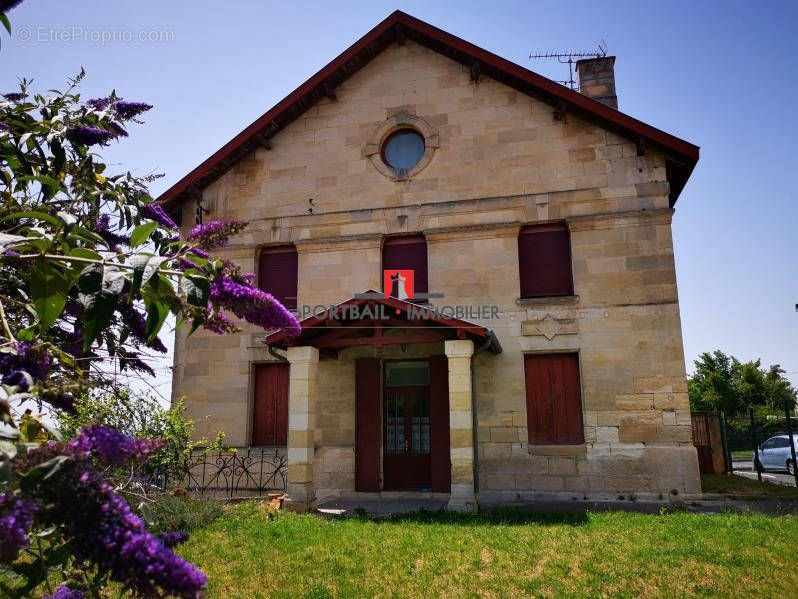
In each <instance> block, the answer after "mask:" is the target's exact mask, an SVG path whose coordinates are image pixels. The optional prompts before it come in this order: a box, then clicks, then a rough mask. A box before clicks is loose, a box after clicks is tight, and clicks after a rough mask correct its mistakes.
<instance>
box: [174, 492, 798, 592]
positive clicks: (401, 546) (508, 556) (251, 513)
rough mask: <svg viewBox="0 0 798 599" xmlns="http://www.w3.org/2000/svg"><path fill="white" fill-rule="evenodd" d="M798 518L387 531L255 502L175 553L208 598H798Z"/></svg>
mask: <svg viewBox="0 0 798 599" xmlns="http://www.w3.org/2000/svg"><path fill="white" fill-rule="evenodd" d="M796 545H798V517H795V516H782V517H768V516H763V515H756V514H745V515H735V514H720V515H712V516H708V515H699V514H690V513H672V514H668V515H650V514H637V513H623V512H608V513H590V514H563V515H559V514H550V515H540V514H527V513H523V512H521V511H515V510H506V509H505V510H498V511H491V512H487V513H485V514H478V515H460V514H449V513H438V512H435V513H432V512H427V513H424V512H422V513H418V514H412V515H406V516H403V517H397V518H392V519H389V520H384V521H373V520H369V519H366V518H348V519H324V518H321V517H318V516H311V515H297V514H291V513H284V512H281V513H279V514H277V515H275V514H273V513H270V512H268V511H267V510H266V509H265V508H263V507H261V505H260V504H258V503H256V502H249V503H244V504H241V505H239V506H236V507H235V508H234V509H231V510H230V511H229V512H227V513H226V514H225V515H223V516H222V517H221V518H220V519H218V520H217V521H215V522H214V523H213V524H212V525H210V526H209V527H207V528H203V529H200V530H197V531H196V532H195V533H194V534H193V535H192V537H191V539H190V540H189V542H188V543H187V544H185V545H182V546H180V547H179V552H180V553H181V554H182V555H183V556H185V557H186V558H187V559H190V560H192V561H194V562H195V563H197V564H198V565H199V566H200V567H201V568H203V570H204V571H205V572H206V573H207V574H208V576H209V578H210V587H209V593H208V597H211V598H213V597H225V598H226V597H274V598H283V597H284V598H287V597H303V598H316V599H320V598H328V597H330V598H332V597H527V596H535V597H537V596H542V597H603V596H612V597H639V596H646V597H652V596H656V597H697V596H702V597H707V596H716V597H732V596H733V597H758V598H761V597H782V596H791V595H792V594H793V593H794V591H795V589H796V588H798V569H796V553H795V547H796Z"/></svg>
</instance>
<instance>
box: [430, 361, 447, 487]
mask: <svg viewBox="0 0 798 599" xmlns="http://www.w3.org/2000/svg"><path fill="white" fill-rule="evenodd" d="M429 395H430V408H429V419H430V439H429V445H430V466H431V474H432V492H433V493H449V492H450V491H451V482H452V461H451V451H450V446H449V360H448V359H447V358H446V356H431V357H430V359H429Z"/></svg>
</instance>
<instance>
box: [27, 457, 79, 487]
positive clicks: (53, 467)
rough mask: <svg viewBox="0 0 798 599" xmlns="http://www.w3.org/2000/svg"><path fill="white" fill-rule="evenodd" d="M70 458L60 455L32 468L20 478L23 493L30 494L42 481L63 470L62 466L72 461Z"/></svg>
mask: <svg viewBox="0 0 798 599" xmlns="http://www.w3.org/2000/svg"><path fill="white" fill-rule="evenodd" d="M70 459H71V458H70V457H69V456H65V455H58V456H55V457H54V458H52V459H49V460H47V461H46V462H42V463H41V464H39V465H38V466H35V467H34V468H31V469H30V470H28V471H27V472H26V473H25V474H23V475H22V476H21V477H20V485H19V486H20V487H21V488H22V490H23V491H26V492H30V491H32V490H33V489H34V487H35V486H36V485H37V484H39V483H40V482H41V481H44V480H47V479H48V478H50V477H51V476H52V475H53V474H55V473H56V472H58V470H60V469H61V466H63V465H64V462H66V461H67V460H70Z"/></svg>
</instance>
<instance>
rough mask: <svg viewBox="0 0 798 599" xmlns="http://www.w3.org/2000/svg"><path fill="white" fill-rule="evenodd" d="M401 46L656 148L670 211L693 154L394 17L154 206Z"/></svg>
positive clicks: (199, 182)
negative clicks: (473, 70) (406, 42)
mask: <svg viewBox="0 0 798 599" xmlns="http://www.w3.org/2000/svg"><path fill="white" fill-rule="evenodd" d="M405 38H409V39H412V40H413V41H415V42H417V43H420V44H422V45H424V46H426V47H428V48H430V49H432V50H434V51H436V52H439V53H441V54H443V55H445V56H448V57H449V58H451V59H452V60H455V61H457V62H460V63H462V64H466V65H469V66H472V67H473V66H474V65H477V66H478V67H479V69H480V71H481V72H483V73H486V74H487V75H489V76H491V77H493V78H494V79H496V80H498V81H501V82H503V83H505V84H506V85H509V86H511V87H513V88H514V89H517V90H519V91H521V92H523V93H526V94H528V95H530V96H533V97H536V98H538V99H540V100H543V101H546V102H548V103H550V104H552V105H553V106H558V107H559V109H567V110H568V111H570V112H574V113H578V114H580V115H581V116H584V117H586V118H588V119H591V120H593V121H595V122H598V123H599V124H600V125H602V126H604V127H607V128H608V129H612V130H614V131H617V132H619V133H620V134H622V135H625V136H627V137H629V138H630V139H632V140H634V141H636V142H638V141H640V140H641V139H644V140H646V141H647V142H650V143H652V144H654V145H655V146H657V147H659V148H661V149H662V150H663V151H664V152H665V154H666V156H667V157H668V165H669V168H668V173H667V176H668V180H669V181H670V182H671V188H672V192H671V205H673V204H674V203H675V202H676V198H677V197H678V195H679V193H680V192H681V190H682V188H683V187H684V185H685V183H686V182H687V179H688V178H689V176H690V173H691V172H692V170H693V168H694V167H695V165H696V163H697V162H698V156H699V147H698V146H696V145H694V144H692V143H690V142H687V141H685V140H683V139H680V138H678V137H676V136H674V135H670V134H669V133H666V132H664V131H661V130H660V129H657V128H655V127H652V126H651V125H648V124H646V123H644V122H642V121H639V120H637V119H635V118H633V117H631V116H629V115H626V114H624V113H622V112H619V111H618V110H615V109H614V108H610V107H609V106H605V105H604V104H602V103H600V102H597V101H596V100H593V99H592V98H588V97H587V96H583V95H582V94H580V93H578V92H575V91H573V90H571V89H569V88H567V87H565V86H563V85H560V84H559V83H555V82H554V81H552V80H550V79H547V78H546V77H543V76H542V75H538V74H537V73H535V72H533V71H530V70H529V69H525V68H524V67H522V66H520V65H517V64H515V63H513V62H510V61H509V60H506V59H504V58H502V57H500V56H497V55H495V54H493V53H491V52H488V51H487V50H484V49H482V48H480V47H478V46H475V45H474V44H471V43H469V42H467V41H465V40H462V39H460V38H459V37H456V36H454V35H452V34H450V33H447V32H445V31H443V30H441V29H438V28H437V27H433V26H432V25H430V24H428V23H425V22H424V21H421V20H419V19H416V18H415V17H411V16H410V15H408V14H406V13H403V12H401V11H398V10H397V11H395V12H394V13H392V14H391V15H389V16H388V18H386V19H385V20H384V21H382V22H381V23H380V24H379V25H377V26H376V27H374V29H372V30H371V31H369V32H368V33H367V34H366V35H364V36H363V37H362V38H360V39H359V40H358V41H356V42H355V43H354V44H352V45H351V46H350V47H349V48H347V49H346V50H345V51H344V52H342V53H341V54H340V55H339V56H338V57H336V58H335V59H334V60H333V61H332V62H330V63H329V64H328V65H327V66H325V67H324V68H322V69H321V70H320V71H319V72H318V73H316V74H315V75H313V77H311V78H310V79H308V80H307V81H306V82H305V83H303V84H302V85H300V86H299V87H298V88H297V89H295V90H294V91H293V92H291V93H290V94H288V96H286V97H285V98H284V99H283V100H281V101H280V102H278V103H277V104H276V105H275V106H274V107H273V108H271V109H270V110H269V111H268V112H266V113H265V114H263V115H262V116H261V117H260V118H258V119H257V120H256V121H254V122H253V123H252V124H251V125H249V126H248V127H247V128H246V129H244V130H243V131H241V133H239V134H238V135H236V136H235V137H234V138H233V139H231V140H230V141H229V142H227V143H226V144H225V145H224V146H222V147H221V148H220V149H219V150H218V151H217V152H215V153H214V154H213V155H212V156H210V157H209V158H208V159H207V160H205V161H204V162H203V163H202V164H200V165H199V166H197V167H196V168H195V169H194V170H192V171H191V172H190V173H188V174H187V175H186V176H185V177H183V178H182V179H180V181H178V182H177V183H175V184H174V185H172V187H170V188H169V189H167V190H166V191H165V192H164V193H162V194H161V196H160V197H159V198H158V201H159V202H161V203H164V204H171V203H173V202H176V201H179V199H180V198H181V196H182V195H183V194H185V193H191V194H195V193H196V192H197V190H198V189H201V188H203V187H204V186H206V185H208V184H209V183H211V182H212V181H213V180H215V179H216V178H217V177H219V176H220V175H222V174H223V173H224V172H225V171H226V170H227V169H228V168H230V166H232V165H233V164H234V163H235V162H236V161H237V160H238V159H240V158H241V157H242V156H243V155H244V154H246V153H247V152H250V151H252V150H253V149H255V148H256V147H258V146H266V147H270V146H269V142H268V140H269V138H271V137H273V136H274V135H276V134H277V132H279V131H280V130H281V129H282V128H284V127H285V126H286V125H288V124H289V123H291V122H292V121H294V120H295V119H296V118H298V117H299V116H301V115H302V114H303V113H304V112H305V111H306V110H307V109H308V108H310V107H311V106H313V105H314V104H315V103H316V102H317V101H318V100H319V99H321V98H322V97H330V95H331V94H333V92H332V90H333V89H334V88H335V86H336V85H338V84H340V83H341V82H342V81H344V80H346V79H347V78H349V77H350V76H352V74H354V73H355V72H356V71H358V70H359V69H360V68H362V67H363V66H364V65H366V64H368V62H369V61H371V59H373V58H374V57H375V56H376V55H378V54H379V53H380V52H382V51H383V50H385V49H386V48H387V47H388V46H389V45H390V44H392V43H393V42H394V41H397V40H402V39H405Z"/></svg>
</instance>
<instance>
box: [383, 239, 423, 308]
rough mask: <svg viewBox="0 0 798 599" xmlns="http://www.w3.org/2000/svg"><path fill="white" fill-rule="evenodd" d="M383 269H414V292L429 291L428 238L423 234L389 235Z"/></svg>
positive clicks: (384, 245)
mask: <svg viewBox="0 0 798 599" xmlns="http://www.w3.org/2000/svg"><path fill="white" fill-rule="evenodd" d="M382 268H383V270H394V269H396V270H412V271H413V290H414V291H413V292H414V294H418V293H428V292H429V281H428V277H427V240H426V238H425V237H424V236H423V235H410V236H404V237H388V238H387V239H386V240H385V243H384V244H383V247H382Z"/></svg>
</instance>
